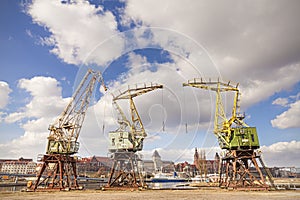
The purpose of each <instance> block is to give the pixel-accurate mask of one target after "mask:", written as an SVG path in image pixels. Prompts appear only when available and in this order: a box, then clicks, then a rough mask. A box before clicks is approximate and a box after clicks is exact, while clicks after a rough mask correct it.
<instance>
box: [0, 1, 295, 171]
mask: <svg viewBox="0 0 300 200" xmlns="http://www.w3.org/2000/svg"><path fill="white" fill-rule="evenodd" d="M0 4H1V6H0V26H1V31H0V96H1V98H0V158H19V157H26V158H33V159H34V160H36V157H37V155H38V154H44V153H45V150H46V145H47V136H48V135H49V131H48V126H49V125H50V124H52V123H53V122H54V121H55V119H56V118H57V117H58V116H59V115H60V113H61V112H62V111H63V109H64V108H65V106H66V105H67V104H68V102H69V101H70V97H71V96H72V94H73V92H74V90H75V89H76V87H77V85H78V84H79V82H80V81H81V79H82V77H83V76H84V74H85V73H86V71H87V70H88V69H89V68H91V69H94V70H98V71H101V72H102V74H103V78H104V80H105V84H106V86H107V87H108V91H104V90H103V88H102V87H100V86H99V85H98V86H97V87H96V89H95V91H94V93H93V96H92V103H91V105H90V106H89V108H88V110H87V113H86V117H85V121H84V123H83V127H82V130H81V133H80V136H79V142H80V150H79V153H78V155H79V156H80V157H89V156H93V155H98V156H107V155H108V154H109V152H108V145H109V141H108V134H109V132H110V131H114V130H116V129H117V120H116V119H117V114H116V112H115V110H114V109H113V107H112V104H111V103H112V95H111V94H118V93H119V91H124V90H126V89H127V88H128V86H129V87H134V86H135V85H139V84H144V83H147V84H150V83H151V82H153V83H158V84H163V85H164V88H163V89H162V90H154V91H152V92H149V93H147V94H143V95H141V96H138V97H136V98H134V101H135V104H136V107H137V110H138V112H139V114H140V116H141V119H142V121H143V124H144V126H145V130H146V132H147V134H148V136H147V138H146V139H145V141H144V149H143V151H142V152H140V153H141V155H142V156H143V158H144V159H151V155H152V153H153V151H154V150H155V149H156V150H158V152H159V153H160V155H161V157H162V159H164V160H172V161H174V162H182V161H188V162H192V161H193V154H194V149H195V148H201V149H204V150H205V151H206V153H207V157H208V158H209V159H213V156H214V155H215V153H216V152H220V151H221V150H220V148H219V147H218V143H217V140H216V137H215V136H214V135H213V133H212V130H213V119H214V112H215V110H214V106H215V93H213V92H212V91H204V90H203V91H202V90H200V89H196V88H190V87H185V88H183V87H182V83H184V82H187V81H188V80H190V79H193V78H200V77H202V78H204V80H209V78H211V80H217V79H218V78H219V79H220V80H222V81H224V82H227V81H229V80H230V81H231V82H232V83H239V88H240V91H241V110H242V112H245V113H246V118H245V122H246V123H247V124H248V125H249V126H255V127H257V130H258V136H259V139H260V145H261V148H260V151H261V152H262V158H263V160H264V161H265V164H266V165H267V166H277V167H278V166H296V167H300V154H299V151H300V136H299V134H300V98H299V97H300V78H299V77H300V76H299V75H300V26H299V22H298V19H299V18H300V13H299V11H298V8H299V7H300V2H299V1H298V0H290V1H284V0H264V1H260V0H254V1H253V0H251V1H250V0H249V1H247V0H245V1H238V0H229V1H217V0H210V1H206V0H199V1H192V0H188V1H184V2H183V1H179V0H164V1H157V0H151V1H150V0H148V1H146V0H139V1H134V0H120V1H117V0H115V1H107V0H94V1H83V0H73V1H72V0H70V1H67V0H66V1H57V0H51V1H41V0H40V1H38V0H37V1H27V0H22V1H9V0H2V1H1V2H0ZM223 99H224V100H225V102H224V105H225V110H226V113H227V114H228V117H230V113H231V107H232V103H233V94H230V93H226V95H224V96H223ZM120 105H121V107H122V109H123V110H124V112H125V114H126V115H127V116H128V113H129V104H128V102H126V101H122V102H120ZM163 124H165V126H164V127H163Z"/></svg>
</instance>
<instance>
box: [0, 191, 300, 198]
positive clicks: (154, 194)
mask: <svg viewBox="0 0 300 200" xmlns="http://www.w3.org/2000/svg"><path fill="white" fill-rule="evenodd" d="M0 199H1V200H6V199H9V200H11V199H12V200H14V199H22V200H27V199H33V200H34V199H42V200H55V199H66V200H69V199H70V200H71V199H72V200H74V199H84V200H92V199H93V200H94V199H105V200H110V199H114V200H119V199H135V200H138V199H143V200H153V199H164V200H169V199H170V200H176V199H186V200H195V199H209V200H211V199H218V200H229V199H230V200H241V199H242V200H248V199H249V200H250V199H251V200H256V199H264V200H265V199H284V200H289V199H300V191H246V192H245V191H227V190H221V189H216V190H207V189H206V190H205V189H199V190H145V191H101V190H83V191H64V192H1V193H0Z"/></svg>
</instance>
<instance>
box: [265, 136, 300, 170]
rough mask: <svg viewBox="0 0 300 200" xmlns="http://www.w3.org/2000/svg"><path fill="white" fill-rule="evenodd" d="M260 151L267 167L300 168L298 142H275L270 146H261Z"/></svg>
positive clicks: (299, 143)
mask: <svg viewBox="0 0 300 200" xmlns="http://www.w3.org/2000/svg"><path fill="white" fill-rule="evenodd" d="M261 150H262V152H263V154H262V158H263V160H264V161H265V164H266V165H267V166H268V167H275V166H276V167H282V166H291V167H292V166H295V167H299V166H300V163H299V160H300V154H299V151H300V141H295V140H293V141H290V142H277V143H274V144H272V145H270V146H262V147H261Z"/></svg>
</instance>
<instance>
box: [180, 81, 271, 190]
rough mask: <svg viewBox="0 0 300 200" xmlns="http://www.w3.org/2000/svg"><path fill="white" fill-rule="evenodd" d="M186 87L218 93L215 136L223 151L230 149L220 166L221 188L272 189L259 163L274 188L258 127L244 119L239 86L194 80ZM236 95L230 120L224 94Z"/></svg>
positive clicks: (186, 84) (185, 84)
mask: <svg viewBox="0 0 300 200" xmlns="http://www.w3.org/2000/svg"><path fill="white" fill-rule="evenodd" d="M183 86H191V87H195V88H200V89H205V90H211V91H214V92H216V110H215V121H214V134H215V135H216V136H217V138H218V140H219V145H220V147H221V149H226V152H225V156H223V157H222V160H221V165H220V179H219V183H220V186H221V187H226V188H230V187H232V188H235V189H238V188H239V189H247V190H249V189H250V190H251V189H268V188H269V185H268V184H267V183H266V180H265V177H264V175H263V173H262V171H261V169H260V167H259V166H258V162H257V160H258V161H259V162H260V163H261V166H262V167H263V169H264V170H265V173H266V175H267V176H268V177H269V180H270V184H271V186H274V185H273V182H272V175H271V173H270V171H269V170H268V168H266V167H265V165H264V163H263V161H262V159H261V157H260V153H258V152H256V151H255V150H256V149H258V148H259V141H258V136H257V132H256V128H255V127H249V126H248V125H247V124H246V123H245V122H244V121H243V119H244V115H240V113H239V110H240V105H239V102H240V91H239V89H238V86H239V84H232V83H231V82H230V81H229V82H221V81H220V80H219V79H218V80H217V81H211V80H210V79H209V80H208V81H205V80H203V79H202V78H200V79H196V78H195V79H192V80H189V81H188V82H187V83H183ZM224 92H234V100H233V107H232V113H231V117H230V118H227V117H226V112H225V109H224V105H223V101H222V95H221V94H222V93H224Z"/></svg>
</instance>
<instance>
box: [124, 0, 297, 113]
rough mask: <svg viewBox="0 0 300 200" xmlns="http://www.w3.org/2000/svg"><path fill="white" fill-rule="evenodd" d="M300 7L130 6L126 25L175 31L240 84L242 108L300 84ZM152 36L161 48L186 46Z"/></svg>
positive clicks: (229, 3) (177, 3)
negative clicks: (299, 26)
mask: <svg viewBox="0 0 300 200" xmlns="http://www.w3.org/2000/svg"><path fill="white" fill-rule="evenodd" d="M157 4H159V5H160V6H159V9H158V8H157ZM299 6H300V5H299V2H298V1H293V2H291V3H290V4H285V3H284V2H282V1H275V2H274V1H263V2H262V1H251V2H250V1H242V2H239V1H226V2H219V1H209V2H207V1H188V2H182V1H176V0H175V1H174V0H170V1H163V2H162V1H159V2H158V1H131V0H129V1H128V2H127V4H126V8H125V12H124V13H125V16H124V19H126V20H125V23H126V22H127V23H129V22H130V20H129V19H131V20H132V21H134V22H138V23H140V24H143V25H145V26H150V27H151V26H152V27H161V28H165V29H168V30H173V31H174V32H179V33H181V34H183V35H186V37H189V38H191V39H192V40H193V41H195V42H196V43H198V44H201V45H203V46H204V47H205V48H206V50H207V51H208V53H209V54H210V55H211V56H212V59H213V60H214V62H215V63H216V64H217V67H218V70H219V71H220V73H221V76H222V77H223V78H224V79H225V80H233V81H235V82H240V83H241V84H240V85H241V88H242V89H243V90H242V91H241V92H242V95H243V100H242V103H243V105H244V106H247V107H248V106H250V105H252V104H254V103H257V102H259V101H261V100H263V99H266V98H268V97H269V96H271V95H273V94H274V93H275V92H278V91H281V90H285V89H289V88H290V87H291V86H293V85H294V84H295V83H297V82H299V77H298V74H299V73H300V67H299V63H300V60H299V58H300V56H299V52H300V29H299V28H298V26H297V24H298V21H297V19H298V18H299V17H300V16H299V12H298V11H297V9H296V7H299ZM183 8H184V9H183ZM149 10H151V12H149ZM187 13H188V14H187ZM153 34H154V36H153V38H154V39H156V40H155V41H157V42H158V44H160V45H161V46H162V47H168V46H170V45H171V44H172V45H174V44H175V45H176V44H177V45H179V46H180V48H182V49H186V48H185V47H186V46H189V44H188V45H185V44H187V43H183V42H181V41H180V40H178V38H176V39H175V38H172V36H170V35H166V36H165V37H163V36H162V35H159V37H158V38H157V37H155V35H156V33H155V31H153ZM283 37H284V39H283ZM181 39H182V38H181ZM167 43H168V44H167ZM195 50H196V49H191V48H190V49H189V50H188V51H187V53H189V54H190V57H189V59H190V60H196V59H197V56H193V54H194V55H196V51H195ZM193 57H194V58H193ZM197 64H198V63H197ZM196 67H197V68H199V69H200V72H202V75H204V76H205V77H209V76H215V75H218V74H216V73H210V71H209V70H210V69H211V67H208V66H206V65H205V64H204V63H199V65H196ZM196 75H197V74H195V76H196Z"/></svg>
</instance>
